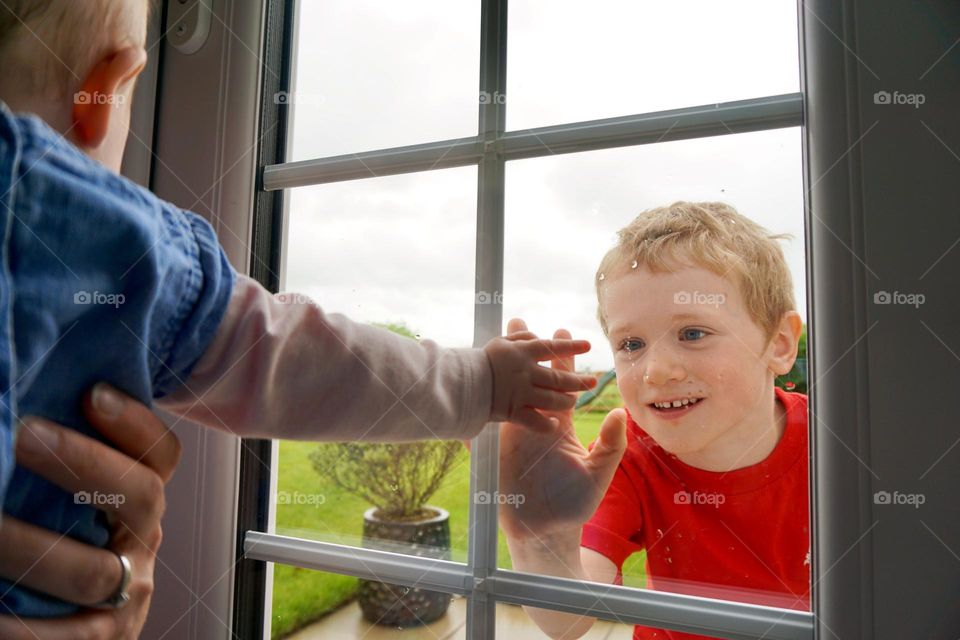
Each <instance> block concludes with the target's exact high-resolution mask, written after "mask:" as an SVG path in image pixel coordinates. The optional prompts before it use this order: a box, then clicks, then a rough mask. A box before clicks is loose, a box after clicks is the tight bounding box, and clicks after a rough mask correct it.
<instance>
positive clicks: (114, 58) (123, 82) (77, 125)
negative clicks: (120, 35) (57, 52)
mask: <svg viewBox="0 0 960 640" xmlns="http://www.w3.org/2000/svg"><path fill="white" fill-rule="evenodd" d="M146 62H147V52H146V51H144V49H143V47H126V48H124V49H120V50H119V51H115V52H113V53H111V54H109V55H107V56H105V57H103V58H102V59H101V60H99V61H98V62H97V63H95V64H94V65H93V67H92V68H91V69H90V73H89V74H87V77H86V78H84V80H83V82H81V83H80V88H79V90H78V91H77V92H76V93H75V94H73V111H72V118H73V121H72V125H73V132H74V135H75V137H76V140H77V141H78V142H79V143H80V146H83V147H90V148H96V147H99V146H100V144H101V143H102V142H103V140H104V138H106V136H107V133H108V132H109V130H110V119H111V118H112V117H114V116H115V114H117V113H118V112H119V111H118V110H119V108H120V107H122V106H124V103H125V102H126V101H127V100H129V99H130V95H131V94H132V91H131V90H130V88H131V87H132V85H133V82H134V81H135V80H136V79H137V76H138V75H140V72H141V71H143V67H144V65H146Z"/></svg>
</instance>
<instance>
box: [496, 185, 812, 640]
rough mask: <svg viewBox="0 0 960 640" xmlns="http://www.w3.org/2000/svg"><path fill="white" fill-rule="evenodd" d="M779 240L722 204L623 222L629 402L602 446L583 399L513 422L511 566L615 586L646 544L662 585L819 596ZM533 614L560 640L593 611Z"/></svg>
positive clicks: (658, 634)
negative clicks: (544, 423)
mask: <svg viewBox="0 0 960 640" xmlns="http://www.w3.org/2000/svg"><path fill="white" fill-rule="evenodd" d="M779 237H780V236H774V235H770V234H768V233H767V232H766V231H765V230H764V229H763V228H761V227H760V226H759V225H757V224H756V223H754V222H753V221H751V220H749V219H747V218H745V217H744V216H742V215H740V214H739V213H737V212H736V211H735V210H734V209H733V208H732V207H730V206H728V205H724V204H721V203H713V202H702V203H689V202H677V203H674V204H672V205H670V206H668V207H662V208H659V209H654V210H651V211H646V212H644V213H642V214H640V215H639V216H638V217H637V218H636V219H635V220H634V221H633V222H631V223H630V224H629V225H628V226H627V227H626V228H624V229H622V230H621V231H620V233H619V242H618V243H617V245H616V246H615V247H614V248H613V249H611V250H610V251H609V252H608V253H607V254H606V256H605V257H604V258H603V260H602V262H601V264H600V268H599V270H598V271H597V276H596V289H597V299H598V302H599V305H598V316H599V319H600V325H601V327H602V328H603V331H604V334H605V335H606V336H607V337H608V338H609V341H610V347H611V349H612V350H613V355H614V364H615V367H616V372H617V385H618V386H619V388H620V394H621V396H622V397H623V402H624V405H625V409H626V410H624V409H616V410H614V411H612V412H611V413H610V414H609V415H608V416H607V417H606V419H605V420H604V422H603V424H602V425H601V429H600V435H599V437H598V438H597V440H596V441H595V442H594V443H593V445H592V446H591V448H590V450H589V451H588V450H586V449H584V448H583V447H582V446H581V445H580V442H579V440H577V436H576V433H575V432H574V429H573V423H572V416H571V412H570V411H569V410H565V411H562V412H558V413H556V414H554V415H553V419H555V420H557V424H556V426H555V427H554V428H553V429H552V430H550V431H538V432H536V433H531V432H529V430H526V431H524V430H521V429H519V428H518V427H516V426H514V425H505V426H504V428H503V430H502V431H501V465H500V469H501V477H500V483H501V484H500V490H501V492H503V493H505V494H506V495H512V494H520V495H524V496H525V498H526V499H525V501H523V502H521V503H517V504H516V505H510V506H508V507H501V508H500V524H501V526H502V527H503V529H504V532H505V534H506V536H507V542H508V545H509V548H510V555H511V558H512V560H513V566H514V568H515V569H517V570H521V571H528V572H534V573H546V574H550V575H557V576H563V577H568V578H576V579H582V580H590V581H594V582H603V583H607V584H610V583H615V584H619V583H620V582H621V570H622V566H623V563H624V561H625V560H626V559H627V557H629V556H630V555H632V554H633V553H636V552H638V551H641V550H646V554H647V555H646V558H647V572H646V573H647V576H648V582H649V586H650V587H652V588H654V589H658V590H663V591H674V592H679V593H686V594H690V595H697V596H702V597H710V598H720V599H729V600H741V601H745V602H751V603H756V604H763V605H768V606H778V607H784V608H794V609H805V610H806V609H809V606H810V600H809V598H810V594H809V591H810V532H809V516H808V511H809V506H808V505H809V503H808V497H807V487H808V483H809V481H808V474H807V397H806V396H805V395H803V394H800V393H791V392H787V391H783V390H781V389H780V388H778V387H776V386H775V385H774V380H775V378H776V377H777V376H780V375H784V374H786V373H788V372H789V371H790V370H791V368H792V366H793V363H794V360H795V359H796V356H797V345H798V341H799V339H800V334H801V329H802V325H801V321H800V317H799V314H798V313H797V311H796V309H795V306H796V305H795V303H794V298H793V283H792V280H791V277H790V271H789V269H788V268H787V265H786V262H785V261H784V258H783V253H782V251H781V249H780V247H779V246H778V245H777V243H776V239H778V238H779ZM523 328H524V327H523V326H522V324H520V323H518V322H513V323H512V326H511V327H510V328H509V330H510V331H522V330H523ZM565 335H566V334H564V333H559V332H558V334H557V336H558V337H559V336H565ZM572 367H573V359H572V358H570V359H563V358H560V359H557V360H556V361H555V362H554V368H556V369H558V370H572ZM544 451H546V452H547V453H544ZM527 611H528V613H529V614H530V616H531V617H532V618H533V620H534V621H535V622H536V623H537V624H538V625H539V626H540V627H541V628H542V629H543V630H544V631H545V632H546V633H547V634H548V635H550V636H551V637H554V638H559V637H563V638H578V637H580V636H581V635H583V634H584V633H586V631H587V630H588V629H589V628H590V626H591V625H592V624H593V619H592V618H586V617H581V616H577V615H573V614H568V613H562V612H558V611H547V610H542V609H536V608H528V609H527ZM694 637H696V638H701V637H702V636H692V635H690V634H685V633H679V632H675V631H666V630H663V629H650V628H646V627H639V626H638V627H636V628H635V631H634V638H637V639H640V638H657V639H659V640H663V639H664V638H668V639H674V640H679V639H685V640H689V639H691V638H694Z"/></svg>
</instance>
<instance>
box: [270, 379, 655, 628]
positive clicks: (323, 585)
mask: <svg viewBox="0 0 960 640" xmlns="http://www.w3.org/2000/svg"><path fill="white" fill-rule="evenodd" d="M610 387H612V388H613V389H614V393H616V392H615V390H616V385H610ZM610 387H608V389H610ZM605 396H607V390H604V394H603V395H602V396H601V398H599V399H598V401H597V402H598V403H599V402H600V401H601V400H605V399H606V398H605ZM611 400H613V399H611ZM618 400H619V398H617V399H616V400H614V401H615V402H616V401H618ZM604 404H605V403H604ZM614 406H616V405H614ZM604 415H605V412H592V413H585V412H581V413H579V414H578V415H577V417H576V419H575V421H574V424H575V427H576V430H577V435H578V436H579V437H580V440H581V441H582V442H583V443H584V444H587V443H589V442H591V441H593V440H594V439H595V438H596V436H597V432H598V431H599V429H600V423H601V421H602V419H603V416H604ZM318 446H324V445H318V444H316V443H313V442H292V441H282V442H281V443H280V464H279V480H278V491H280V492H284V491H285V492H288V494H290V495H293V494H294V492H299V494H301V495H311V494H313V495H320V496H323V503H322V504H311V503H309V502H308V503H305V504H278V506H277V533H280V534H283V535H291V536H299V537H305V538H314V539H323V540H330V541H335V542H343V543H345V544H353V545H360V537H361V533H362V529H363V512H364V510H366V509H367V508H368V507H369V505H368V504H366V503H365V502H363V501H362V500H360V499H359V498H355V497H353V496H351V495H348V494H346V493H345V492H343V491H341V490H340V489H338V488H337V487H335V486H332V485H331V484H329V483H328V482H326V481H324V479H322V478H321V477H320V476H319V475H318V474H317V473H316V472H315V471H314V470H313V467H312V466H311V464H310V460H309V459H308V457H307V456H308V455H309V454H310V452H311V451H313V450H314V449H315V448H316V447H318ZM469 500H470V460H469V456H468V454H467V452H466V450H464V453H463V455H462V457H461V458H460V460H459V463H458V465H457V466H456V467H455V468H454V469H453V471H452V472H451V473H450V474H449V475H448V476H447V478H446V481H445V483H444V485H443V486H442V487H441V488H440V490H439V491H437V493H436V494H435V495H434V497H433V498H432V499H431V500H430V504H433V505H436V506H439V507H443V508H444V509H447V510H448V511H449V512H450V539H451V546H452V557H453V559H454V560H457V561H460V562H465V561H466V554H467V531H468V515H469ZM497 557H498V566H500V567H502V568H505V569H509V568H511V567H512V564H511V562H510V554H509V552H508V551H507V545H506V541H505V540H504V538H503V535H502V534H501V535H500V539H499V546H498V556H497ZM624 575H625V577H624V583H625V584H627V585H628V586H644V580H645V578H644V558H643V554H635V555H634V556H632V557H631V558H630V559H628V560H627V563H626V564H625V565H624ZM356 588H357V579H356V578H353V577H349V576H341V575H336V574H331V573H324V572H320V571H312V570H309V569H301V568H299V567H291V566H287V565H280V564H278V565H276V566H275V569H274V587H273V620H272V634H273V637H274V638H282V637H283V636H285V635H288V634H289V633H291V632H293V631H295V630H297V629H299V628H300V627H302V626H304V625H305V624H307V623H309V622H311V621H313V620H316V619H317V618H320V617H322V616H323V615H324V614H326V613H328V612H329V611H331V610H333V609H335V608H337V607H338V606H340V605H342V604H343V603H345V602H348V601H350V600H351V599H352V598H353V596H354V593H355V591H356Z"/></svg>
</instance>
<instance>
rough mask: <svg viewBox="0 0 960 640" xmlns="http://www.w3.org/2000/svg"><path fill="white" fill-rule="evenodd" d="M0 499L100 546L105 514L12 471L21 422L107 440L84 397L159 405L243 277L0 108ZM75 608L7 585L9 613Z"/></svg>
mask: <svg viewBox="0 0 960 640" xmlns="http://www.w3.org/2000/svg"><path fill="white" fill-rule="evenodd" d="M0 234H2V236H0V238H2V244H0V252H2V253H0V260H2V264H0V269H2V272H0V385H2V387H0V393H2V396H0V497H3V498H4V506H3V510H4V512H6V513H7V514H9V515H12V516H14V517H16V518H20V519H22V520H25V521H27V522H31V523H34V524H36V525H39V526H41V527H45V528H47V529H51V530H53V531H57V532H61V533H65V534H66V535H68V536H70V537H73V538H76V539H77V540H81V541H83V542H86V543H89V544H94V545H99V546H105V545H106V544H107V542H108V540H109V536H110V531H109V528H108V527H107V524H106V520H105V517H104V514H103V512H102V511H100V510H98V509H96V508H94V506H92V505H91V504H85V503H84V498H83V497H79V498H78V499H75V497H74V495H73V494H71V493H67V492H66V491H64V490H62V489H60V488H59V487H56V486H54V485H53V484H51V483H49V482H47V481H46V480H44V479H43V478H41V477H39V476H37V475H34V474H33V473H31V472H29V471H27V470H26V469H23V468H21V467H14V465H15V457H14V436H15V434H16V429H17V420H18V417H22V416H27V415H38V416H44V417H46V418H49V419H50V420H53V421H54V422H58V423H60V424H62V425H65V426H68V427H71V428H74V429H76V430H77V431H80V432H83V433H84V434H87V435H89V436H92V437H94V438H97V439H100V440H102V438H100V437H99V436H98V435H97V433H96V431H94V430H93V429H92V428H91V427H90V425H89V424H88V423H87V422H86V421H85V420H84V418H83V415H82V412H81V405H80V400H81V397H82V395H83V393H84V392H85V391H87V390H88V389H89V388H90V387H91V386H93V384H94V383H96V382H98V381H101V380H104V381H107V382H109V383H111V384H113V385H115V386H117V387H118V388H120V389H123V390H124V391H126V392H127V393H129V394H130V395H132V396H134V397H135V398H137V399H139V400H140V401H141V402H144V403H147V404H150V403H151V401H152V399H153V398H159V397H161V396H163V395H165V394H168V393H170V392H171V391H173V390H174V389H176V388H177V387H178V386H179V385H180V384H181V382H182V381H183V380H185V379H186V378H187V376H188V375H189V373H190V370H191V368H192V367H193V366H194V364H195V363H196V362H197V360H198V359H199V358H200V356H201V355H202V354H203V352H204V351H205V350H206V348H207V346H208V345H209V343H210V341H211V340H212V338H213V336H214V333H215V332H216V330H217V327H218V325H219V323H220V321H221V319H222V318H223V314H224V312H225V311H226V308H227V305H228V303H229V300H230V294H231V291H232V289H233V285H234V282H235V279H236V275H235V273H234V272H233V270H232V269H231V267H230V265H229V263H228V262H227V258H226V256H225V255H224V253H223V250H222V249H221V248H220V245H219V243H218V242H217V238H216V235H215V234H214V231H213V229H212V228H211V227H210V225H209V224H208V223H207V222H206V221H205V220H203V218H201V217H200V216H198V215H196V214H193V213H189V212H186V211H183V210H181V209H179V208H177V207H175V206H174V205H172V204H170V203H168V202H164V201H162V200H160V199H159V198H157V197H156V196H155V195H153V194H152V193H150V192H149V191H148V190H146V189H143V188H141V187H139V186H137V185H136V184H134V183H132V182H130V181H129V180H127V179H125V178H123V177H120V176H118V175H116V174H115V173H113V172H111V171H110V170H108V169H107V168H105V167H103V166H102V165H100V164H99V163H97V162H95V161H93V160H91V159H90V158H89V157H87V156H86V155H84V154H83V153H82V152H80V151H79V150H78V149H77V148H76V147H74V146H73V145H72V144H70V143H69V142H67V141H66V140H64V139H63V137H61V136H60V135H59V134H57V133H56V132H55V131H53V130H52V129H50V128H49V127H48V126H47V125H46V124H45V123H44V122H43V121H42V120H40V119H39V118H37V117H35V116H28V115H13V114H11V113H10V111H9V110H8V109H7V107H6V105H4V104H3V103H2V102H0ZM76 610H77V607H76V606H74V605H72V604H68V603H65V602H63V601H60V600H57V599H55V598H50V597H47V596H44V595H42V594H39V593H37V592H34V591H31V590H30V589H27V588H24V587H20V586H16V587H13V586H12V585H11V584H10V583H9V582H7V581H3V580H0V613H8V612H10V611H12V612H13V613H15V614H17V615H18V616H37V617H52V616H60V615H66V614H69V613H73V612H75V611H76Z"/></svg>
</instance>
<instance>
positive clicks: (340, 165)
mask: <svg viewBox="0 0 960 640" xmlns="http://www.w3.org/2000/svg"><path fill="white" fill-rule="evenodd" d="M482 157H483V151H482V148H481V145H480V142H479V138H476V137H472V138H461V139H459V140H443V141H440V142H431V143H428V144H417V145H412V146H409V147H396V148H394V149H386V150H383V151H366V152H364V153H352V154H349V155H345V156H333V157H330V158H320V159H317V160H299V161H297V162H285V163H283V164H274V165H270V166H267V167H264V169H263V189H264V191H273V190H276V189H290V188H292V187H305V186H309V185H312V184H324V183H327V182H342V181H344V180H359V179H361V178H374V177H380V176H390V175H396V174H399V173H414V172H416V171H429V170H431V169H449V168H452V167H463V166H467V165H471V164H477V163H478V162H479V161H480V158H482Z"/></svg>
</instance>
